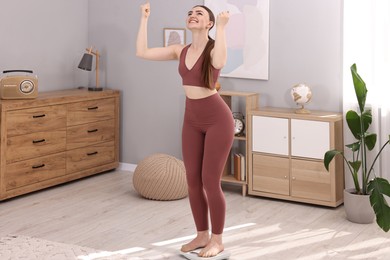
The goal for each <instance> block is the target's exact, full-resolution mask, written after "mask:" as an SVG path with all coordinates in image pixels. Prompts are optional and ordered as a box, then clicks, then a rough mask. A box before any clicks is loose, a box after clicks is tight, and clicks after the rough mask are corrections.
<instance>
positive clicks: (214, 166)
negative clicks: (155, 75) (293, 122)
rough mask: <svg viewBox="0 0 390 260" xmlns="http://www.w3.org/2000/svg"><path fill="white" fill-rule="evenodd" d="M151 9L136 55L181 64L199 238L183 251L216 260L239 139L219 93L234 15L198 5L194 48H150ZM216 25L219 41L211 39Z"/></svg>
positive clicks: (185, 144)
mask: <svg viewBox="0 0 390 260" xmlns="http://www.w3.org/2000/svg"><path fill="white" fill-rule="evenodd" d="M150 10H151V9H150V4H149V3H147V4H144V5H142V6H141V22H140V27H139V31H138V36H137V56H138V57H140V58H144V59H149V60H179V68H178V69H179V74H180V76H181V77H182V83H183V89H184V91H185V94H186V108H185V115H184V123H183V130H182V153H183V161H184V166H185V169H186V177H187V178H186V179H187V184H188V195H189V200H190V205H191V210H192V215H193V218H194V221H195V225H196V229H197V235H196V237H195V238H194V239H193V240H192V241H190V242H189V243H187V244H185V245H183V246H182V248H181V251H182V252H191V251H193V250H195V249H198V248H203V249H202V250H201V251H200V252H199V253H197V255H199V256H201V257H212V256H217V255H219V254H220V253H221V252H222V251H224V245H223V243H222V233H223V228H224V224H225V213H226V202H225V197H224V194H223V192H222V189H221V177H222V173H223V169H224V166H225V164H226V160H227V158H228V156H229V153H230V148H231V146H232V143H233V137H234V123H233V117H232V115H231V111H230V109H229V107H228V106H227V104H226V103H225V102H224V100H223V99H222V98H221V97H220V95H219V94H218V93H217V90H216V89H215V85H216V83H217V80H218V77H219V73H220V70H221V69H222V68H223V66H224V65H225V63H226V59H227V53H226V52H227V51H226V39H225V38H226V37H225V26H226V24H227V23H228V20H229V12H221V13H220V14H219V15H218V16H217V19H216V18H215V16H214V14H213V12H211V10H210V9H209V8H207V7H206V6H203V5H197V6H194V7H193V8H191V10H189V11H188V16H187V19H186V25H187V29H189V30H190V31H191V33H192V43H191V44H189V45H187V46H185V45H184V44H180V43H178V44H171V45H170V44H166V45H167V46H166V47H162V48H148V42H147V22H148V18H149V16H150ZM214 25H215V27H216V30H217V33H216V36H215V40H214V39H212V38H211V37H209V35H208V33H209V30H210V29H211V28H213V27H214ZM173 38H175V37H173ZM209 212H210V220H211V231H212V234H211V237H210V235H209V229H210V228H209ZM218 257H220V255H219V256H218Z"/></svg>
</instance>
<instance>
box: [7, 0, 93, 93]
mask: <svg viewBox="0 0 390 260" xmlns="http://www.w3.org/2000/svg"><path fill="white" fill-rule="evenodd" d="M0 10H1V14H0V32H1V37H0V70H1V72H2V71H3V70H9V69H30V70H33V71H34V73H35V74H37V75H38V81H39V82H38V88H39V91H48V90H56V89H63V88H73V87H77V86H79V85H85V84H87V83H88V76H89V75H88V73H87V72H85V71H81V70H80V69H78V68H77V66H78V63H79V62H80V59H81V57H82V54H83V53H84V50H85V48H86V47H88V0H66V1H64V0H33V1H31V0H0Z"/></svg>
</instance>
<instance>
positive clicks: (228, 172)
mask: <svg viewBox="0 0 390 260" xmlns="http://www.w3.org/2000/svg"><path fill="white" fill-rule="evenodd" d="M219 94H220V96H221V97H222V98H223V100H224V101H225V102H226V104H227V105H228V106H229V108H230V109H231V108H232V99H237V100H238V102H242V101H243V102H244V104H245V111H240V112H241V113H242V114H243V115H244V117H245V128H246V130H245V131H246V132H247V127H248V112H249V111H250V110H253V109H256V108H257V107H258V103H259V94H258V93H255V92H242V91H220V92H219ZM232 112H239V111H232ZM247 136H248V135H247V134H245V135H243V136H235V137H234V140H237V141H239V142H245V168H246V169H245V175H246V178H245V180H244V181H240V180H237V179H236V178H234V176H233V175H232V169H231V164H232V156H231V154H230V155H229V157H228V160H227V162H226V166H225V170H224V173H223V176H222V183H228V184H235V185H239V186H241V188H242V195H243V196H246V194H247V185H248V182H247V180H248V156H247V155H248V154H249V150H248V149H249V147H248V140H247Z"/></svg>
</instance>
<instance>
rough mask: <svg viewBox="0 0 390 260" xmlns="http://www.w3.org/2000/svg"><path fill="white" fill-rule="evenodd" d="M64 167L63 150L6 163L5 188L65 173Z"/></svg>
mask: <svg viewBox="0 0 390 260" xmlns="http://www.w3.org/2000/svg"><path fill="white" fill-rule="evenodd" d="M65 167H66V153H65V152H63V153H57V154H55V155H49V156H44V157H40V158H35V159H31V160H25V161H21V162H17V163H12V164H8V165H7V166H6V171H5V180H6V190H12V189H15V188H19V187H23V186H26V185H30V184H34V183H38V182H41V181H44V180H48V179H52V178H56V177H59V176H62V175H65V174H66V169H65Z"/></svg>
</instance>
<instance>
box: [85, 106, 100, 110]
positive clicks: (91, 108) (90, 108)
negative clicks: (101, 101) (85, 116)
mask: <svg viewBox="0 0 390 260" xmlns="http://www.w3.org/2000/svg"><path fill="white" fill-rule="evenodd" d="M98 108H99V107H89V108H88V110H96V109H98Z"/></svg>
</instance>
